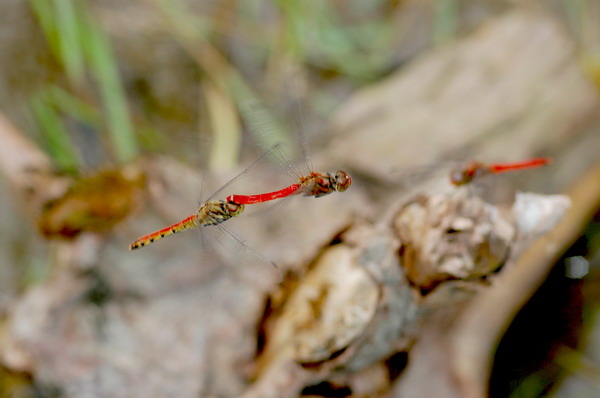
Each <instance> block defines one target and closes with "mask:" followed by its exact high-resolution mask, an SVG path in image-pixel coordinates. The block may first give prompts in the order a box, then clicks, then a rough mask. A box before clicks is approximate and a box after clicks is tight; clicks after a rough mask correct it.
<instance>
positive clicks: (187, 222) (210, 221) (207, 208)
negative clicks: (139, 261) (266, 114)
mask: <svg viewBox="0 0 600 398" xmlns="http://www.w3.org/2000/svg"><path fill="white" fill-rule="evenodd" d="M271 150H273V148H271V149H269V150H267V151H265V152H264V153H263V154H262V155H261V156H260V157H259V158H258V159H256V160H255V161H254V162H252V164H251V165H250V166H248V167H247V168H246V169H244V170H243V171H242V172H241V173H239V174H238V175H236V176H235V177H233V178H232V179H231V180H229V181H227V182H226V183H225V185H223V186H222V187H221V188H219V189H218V190H217V191H216V192H215V193H213V194H212V195H211V196H210V197H209V198H208V199H207V200H206V202H204V203H203V204H201V205H200V207H199V208H198V210H197V211H196V214H193V215H191V216H189V217H186V218H184V219H183V220H181V221H179V222H177V223H175V224H173V225H169V226H168V227H166V228H163V229H160V230H158V231H155V232H152V233H150V234H148V235H145V236H142V237H141V238H138V239H136V240H135V242H133V243H132V244H130V245H129V250H134V249H139V248H140V247H144V246H147V245H149V244H150V243H153V242H156V241H157V240H159V239H162V238H164V237H166V236H169V235H172V234H174V233H177V232H181V231H186V230H188V229H192V228H196V227H208V226H211V225H219V224H221V223H222V222H225V221H227V220H229V219H230V218H232V217H236V216H239V215H240V214H242V212H243V211H244V205H243V204H241V203H234V202H230V201H229V200H214V199H213V198H214V197H216V196H217V195H218V194H219V193H220V192H222V191H223V190H224V189H225V188H227V187H228V186H230V185H231V184H233V183H234V182H235V181H237V180H238V179H239V178H241V177H242V176H244V175H245V174H246V173H248V171H249V170H250V169H252V168H253V167H254V166H255V165H256V164H257V163H258V162H259V161H261V160H262V159H263V158H264V157H265V156H266V155H267V154H268V153H269V152H270V151H271ZM221 228H224V227H223V226H221ZM224 230H225V232H227V233H228V234H230V235H231V233H230V232H229V231H228V230H226V229H224ZM234 239H236V240H238V241H239V239H238V238H236V237H234Z"/></svg>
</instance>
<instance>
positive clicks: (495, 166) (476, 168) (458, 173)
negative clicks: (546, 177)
mask: <svg viewBox="0 0 600 398" xmlns="http://www.w3.org/2000/svg"><path fill="white" fill-rule="evenodd" d="M551 162H552V160H551V159H550V158H547V157H542V158H533V159H528V160H524V161H521V162H514V163H492V164H484V163H480V162H470V163H468V164H467V165H466V166H464V167H462V168H460V169H456V170H454V171H452V172H451V173H450V182H451V183H452V184H453V185H456V186H461V185H466V184H469V183H470V182H472V181H473V180H475V179H479V178H481V177H484V176H487V175H490V174H499V173H505V172H508V171H515V170H523V169H531V168H535V167H540V166H545V165H547V164H550V163H551Z"/></svg>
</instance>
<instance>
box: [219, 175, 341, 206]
mask: <svg viewBox="0 0 600 398" xmlns="http://www.w3.org/2000/svg"><path fill="white" fill-rule="evenodd" d="M350 185H352V177H350V176H349V175H348V173H346V172H345V171H342V170H338V171H336V172H335V173H318V172H316V171H311V172H310V173H309V174H308V175H306V176H304V175H300V177H298V182H296V183H295V184H292V185H290V186H287V187H285V188H283V189H280V190H277V191H273V192H267V193H261V194H257V195H229V196H228V197H227V199H226V200H227V202H229V203H237V204H240V205H250V204H255V203H262V202H268V201H271V200H275V199H281V198H285V197H287V196H291V195H299V194H302V195H303V196H314V197H315V198H320V197H321V196H325V195H328V194H330V193H332V192H344V191H345V190H347V189H348V188H349V187H350Z"/></svg>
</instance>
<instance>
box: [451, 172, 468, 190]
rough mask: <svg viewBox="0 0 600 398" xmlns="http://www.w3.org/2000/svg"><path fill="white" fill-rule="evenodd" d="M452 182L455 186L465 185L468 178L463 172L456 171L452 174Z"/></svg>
mask: <svg viewBox="0 0 600 398" xmlns="http://www.w3.org/2000/svg"><path fill="white" fill-rule="evenodd" d="M450 182H452V184H453V185H457V186H458V185H463V184H466V183H467V182H468V180H467V176H466V175H465V174H464V173H463V172H462V170H454V171H453V172H452V173H450Z"/></svg>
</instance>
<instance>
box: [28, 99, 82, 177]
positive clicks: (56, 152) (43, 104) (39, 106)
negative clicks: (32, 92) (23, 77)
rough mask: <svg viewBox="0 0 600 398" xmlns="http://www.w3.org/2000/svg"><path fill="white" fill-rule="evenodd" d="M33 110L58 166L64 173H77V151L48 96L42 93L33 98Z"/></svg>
mask: <svg viewBox="0 0 600 398" xmlns="http://www.w3.org/2000/svg"><path fill="white" fill-rule="evenodd" d="M31 109H32V111H33V114H34V116H35V118H36V121H37V122H38V124H39V126H40V129H41V131H42V133H43V136H44V139H45V140H46V142H47V146H48V151H49V152H50V154H51V156H52V158H53V159H54V161H55V163H56V164H57V166H58V167H59V168H60V169H61V170H62V171H66V172H71V173H75V172H76V171H77V170H78V168H79V160H78V158H77V156H76V151H75V149H74V148H73V146H72V145H71V140H70V138H69V135H68V133H67V130H66V129H65V127H64V126H63V123H62V120H61V118H60V115H59V114H58V113H57V112H56V110H55V109H54V108H53V107H52V105H51V104H50V103H49V101H48V99H47V95H46V94H45V93H43V92H42V93H40V94H38V95H37V96H35V97H34V98H32V99H31Z"/></svg>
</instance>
